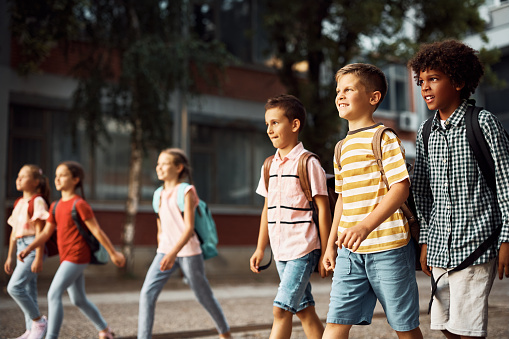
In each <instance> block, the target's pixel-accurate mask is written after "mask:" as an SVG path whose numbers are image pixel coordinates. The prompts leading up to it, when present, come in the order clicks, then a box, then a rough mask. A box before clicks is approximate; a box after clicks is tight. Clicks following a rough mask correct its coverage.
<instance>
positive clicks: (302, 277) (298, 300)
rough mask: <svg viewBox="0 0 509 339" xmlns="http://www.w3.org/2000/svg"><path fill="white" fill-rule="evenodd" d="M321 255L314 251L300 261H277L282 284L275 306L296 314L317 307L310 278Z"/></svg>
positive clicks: (318, 251)
mask: <svg viewBox="0 0 509 339" xmlns="http://www.w3.org/2000/svg"><path fill="white" fill-rule="evenodd" d="M320 254H321V252H320V250H314V251H312V252H310V253H308V254H306V255H305V256H303V257H301V258H298V259H294V260H289V261H276V267H277V272H278V273H279V278H280V279H281V282H280V283H279V288H278V290H277V294H276V298H275V299H274V304H273V305H274V306H276V307H279V308H282V309H283V310H286V311H289V312H292V313H293V314H295V313H297V312H300V311H302V310H303V309H305V308H306V307H308V306H314V305H315V301H314V299H313V295H312V294H311V283H310V282H309V278H311V274H312V273H313V271H314V270H315V267H316V265H318V260H320Z"/></svg>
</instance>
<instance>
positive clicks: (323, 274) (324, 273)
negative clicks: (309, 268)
mask: <svg viewBox="0 0 509 339" xmlns="http://www.w3.org/2000/svg"><path fill="white" fill-rule="evenodd" d="M324 254H325V253H324ZM323 257H324V256H323V255H322V256H321V257H320V260H319V261H318V273H320V277H322V278H325V277H327V276H328V275H329V271H327V269H326V268H325V265H324V264H323Z"/></svg>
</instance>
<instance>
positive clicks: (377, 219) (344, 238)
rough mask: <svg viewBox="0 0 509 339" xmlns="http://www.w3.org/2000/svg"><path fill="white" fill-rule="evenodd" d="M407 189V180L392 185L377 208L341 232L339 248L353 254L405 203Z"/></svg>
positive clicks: (408, 185) (408, 186)
mask: <svg viewBox="0 0 509 339" xmlns="http://www.w3.org/2000/svg"><path fill="white" fill-rule="evenodd" d="M409 188H410V181H409V180H408V179H405V180H403V181H401V182H398V183H395V184H393V185H392V186H391V189H390V190H389V191H388V192H387V194H386V195H385V196H384V197H383V199H382V200H381V201H380V203H379V204H378V206H377V207H376V208H375V209H374V210H373V211H372V212H371V213H370V214H369V215H368V216H367V217H366V218H364V220H362V221H361V222H359V223H358V224H357V225H355V226H354V227H351V228H348V229H346V230H344V231H343V232H341V234H340V235H339V238H338V246H339V248H342V247H343V246H345V247H346V248H349V249H351V250H352V252H355V251H356V250H357V249H358V248H359V246H360V244H361V242H363V241H364V240H365V239H366V238H367V237H368V235H369V234H370V233H371V232H372V231H373V230H374V229H375V228H377V227H378V225H380V224H381V223H382V222H383V221H384V220H386V219H387V218H389V217H390V216H391V215H392V214H393V213H394V212H395V211H396V210H397V209H398V208H399V207H400V206H401V205H402V204H403V203H404V202H405V201H406V199H407V198H408V193H409Z"/></svg>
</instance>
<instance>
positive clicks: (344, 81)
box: [336, 73, 381, 127]
mask: <svg viewBox="0 0 509 339" xmlns="http://www.w3.org/2000/svg"><path fill="white" fill-rule="evenodd" d="M380 97H381V94H380V92H379V91H374V92H368V91H367V89H366V87H365V86H364V85H363V84H362V83H361V81H360V79H359V77H358V76H356V75H355V74H351V73H349V74H345V75H343V76H341V77H340V78H339V79H338V83H337V86H336V108H337V110H338V113H339V116H340V117H341V118H343V119H346V120H348V121H349V124H352V123H353V124H354V125H355V124H357V122H363V123H365V122H366V121H371V120H372V115H373V112H374V111H375V109H376V105H377V103H378V102H379V101H380ZM363 127H364V126H363Z"/></svg>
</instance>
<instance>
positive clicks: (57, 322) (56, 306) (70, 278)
mask: <svg viewBox="0 0 509 339" xmlns="http://www.w3.org/2000/svg"><path fill="white" fill-rule="evenodd" d="M87 265H88V264H82V265H77V264H73V263H71V262H68V261H64V262H62V263H61V264H60V267H59V268H58V270H57V272H56V273H55V276H54V277H53V281H52V282H51V286H50V287H49V291H48V332H47V333H46V339H57V338H58V334H59V332H60V327H61V326H62V321H63V319H64V307H63V305H62V295H63V293H64V291H65V290H67V288H68V287H69V286H71V285H72V284H73V283H74V282H75V281H76V279H77V278H78V277H80V276H81V275H82V274H83V270H84V269H85V268H86V267H87Z"/></svg>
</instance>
